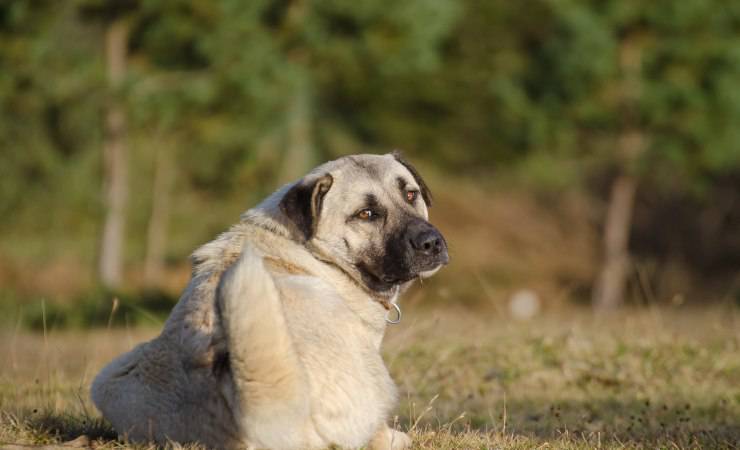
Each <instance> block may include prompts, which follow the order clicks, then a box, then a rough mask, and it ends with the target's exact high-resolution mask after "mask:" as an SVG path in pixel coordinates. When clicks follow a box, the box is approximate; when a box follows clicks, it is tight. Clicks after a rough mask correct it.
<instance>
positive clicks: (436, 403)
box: [0, 305, 740, 450]
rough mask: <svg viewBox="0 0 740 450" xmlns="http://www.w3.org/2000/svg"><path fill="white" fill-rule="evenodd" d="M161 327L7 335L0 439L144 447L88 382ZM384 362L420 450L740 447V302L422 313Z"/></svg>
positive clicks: (0, 354) (407, 318)
mask: <svg viewBox="0 0 740 450" xmlns="http://www.w3.org/2000/svg"><path fill="white" fill-rule="evenodd" d="M156 332H157V330H156V327H152V328H135V329H128V328H119V329H101V330H94V331H55V330H53V329H52V330H48V331H47V332H46V333H36V334H32V333H29V332H24V331H20V330H5V331H3V332H2V334H1V335H0V336H1V337H2V339H1V340H0V361H2V372H0V410H1V411H2V412H0V445H3V446H5V447H8V448H28V447H26V446H27V445H53V444H56V443H61V442H66V441H70V440H73V439H76V438H80V436H83V435H84V436H86V438H85V437H83V438H82V441H84V440H85V439H89V441H90V445H92V446H94V447H97V448H133V447H132V446H128V445H126V444H125V443H122V442H120V441H117V440H116V434H115V432H114V431H113V430H111V429H110V427H109V425H107V424H106V423H105V421H103V420H101V419H100V416H99V414H98V413H97V412H96V411H95V408H94V407H93V406H92V404H91V403H90V399H89V394H88V388H89V384H90V381H91V380H92V378H93V377H94V375H95V373H96V372H97V370H99V369H100V368H101V367H102V366H103V365H104V364H105V363H106V362H107V361H109V360H110V359H111V358H112V357H113V356H115V355H116V354H118V353H120V352H123V351H125V350H127V349H130V348H131V347H132V346H133V345H135V344H136V343H137V342H140V341H142V340H145V339H147V338H150V337H152V336H153V335H154V334H156ZM384 355H385V359H386V361H387V363H388V366H389V368H390V371H391V373H392V375H393V377H394V379H395V380H396V381H397V384H398V386H399V391H400V403H399V407H398V410H397V414H398V415H397V417H396V418H395V419H394V421H395V422H396V426H397V427H400V428H401V429H403V430H406V431H408V432H409V433H410V435H411V436H412V437H413V439H414V448H415V449H441V450H446V449H489V448H490V449H493V448H497V449H498V448H512V449H520V448H521V449H523V448H564V449H586V448H597V447H598V448H708V449H709V448H711V449H714V448H740V447H738V445H739V444H738V443H739V442H740V311H739V310H738V309H737V307H735V306H730V305H727V306H724V307H721V306H715V307H712V308H709V309H697V308H689V307H683V308H671V309H667V308H666V309H656V308H647V307H646V308H635V309H631V310H628V311H623V312H620V313H616V314H613V315H611V316H607V317H602V318H598V319H597V318H594V317H593V316H592V315H591V314H590V311H588V310H585V309H584V310H578V309H570V308H566V309H559V310H558V311H546V312H545V313H544V314H541V315H540V316H539V317H535V318H534V319H532V320H528V321H514V320H512V319H510V318H509V317H507V316H506V315H505V314H503V313H502V312H500V311H499V312H497V311H496V310H491V311H485V310H477V311H475V312H473V311H463V310H454V309H450V308H443V309H441V308H434V309H432V308H426V309H424V308H421V307H419V308H415V309H411V310H407V311H405V314H404V320H403V322H401V324H399V325H396V326H392V327H391V328H390V329H389V333H388V336H387V338H386V341H385V343H384ZM82 441H81V440H78V441H77V442H78V443H79V442H82ZM13 446H24V447H13Z"/></svg>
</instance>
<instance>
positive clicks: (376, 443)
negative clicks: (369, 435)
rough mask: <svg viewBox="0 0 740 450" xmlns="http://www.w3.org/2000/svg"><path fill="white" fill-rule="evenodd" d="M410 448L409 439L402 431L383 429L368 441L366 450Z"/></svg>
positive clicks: (402, 449)
mask: <svg viewBox="0 0 740 450" xmlns="http://www.w3.org/2000/svg"><path fill="white" fill-rule="evenodd" d="M410 447H411V438H410V437H409V436H408V435H407V434H406V433H404V432H403V431H398V430H394V429H392V428H388V427H385V428H383V429H382V430H380V431H378V433H377V434H376V435H375V437H373V440H372V441H370V445H369V446H368V450H404V449H407V448H410Z"/></svg>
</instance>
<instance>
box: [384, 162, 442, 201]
mask: <svg viewBox="0 0 740 450" xmlns="http://www.w3.org/2000/svg"><path fill="white" fill-rule="evenodd" d="M392 155H393V157H394V158H396V161H398V162H399V163H401V164H403V165H404V167H406V168H407V169H408V171H409V172H411V175H413V176H414V180H416V184H418V185H419V188H420V189H421V198H423V199H424V203H426V204H427V208H431V207H432V191H430V190H429V187H428V186H427V184H426V183H425V182H424V179H423V178H422V177H421V175H420V174H419V171H418V170H416V167H414V166H412V165H411V163H410V162H408V161H406V160H405V159H404V158H403V155H402V154H401V152H400V151H399V150H393V153H392Z"/></svg>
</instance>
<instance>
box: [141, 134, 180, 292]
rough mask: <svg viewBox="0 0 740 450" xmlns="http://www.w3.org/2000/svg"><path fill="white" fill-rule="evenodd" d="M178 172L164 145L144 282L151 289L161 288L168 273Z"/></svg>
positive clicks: (159, 153) (159, 157)
mask: <svg viewBox="0 0 740 450" xmlns="http://www.w3.org/2000/svg"><path fill="white" fill-rule="evenodd" d="M174 173H175V171H174V170H173V167H172V158H171V155H170V149H169V147H167V146H166V145H164V146H160V147H159V148H158V150H157V160H156V167H155V169H154V183H153V187H152V191H153V192H152V211H151V214H150V216H149V226H148V228H147V236H146V259H145V261H144V282H145V284H146V285H147V286H155V285H157V283H158V282H159V281H160V280H161V277H162V272H163V271H164V258H165V250H166V248H167V224H168V222H169V217H170V189H171V187H172V179H173V175H174Z"/></svg>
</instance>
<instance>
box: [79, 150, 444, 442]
mask: <svg viewBox="0 0 740 450" xmlns="http://www.w3.org/2000/svg"><path fill="white" fill-rule="evenodd" d="M431 201H432V198H431V192H430V191H429V188H428V187H427V185H426V183H425V182H424V180H423V179H422V178H421V176H420V175H419V173H418V172H417V170H416V169H415V168H414V167H413V166H412V165H411V164H409V163H408V162H407V161H405V160H404V159H403V158H402V157H401V155H400V154H399V153H398V152H394V153H391V154H386V155H352V156H346V157H343V158H339V159H337V160H334V161H330V162H327V163H325V164H323V165H321V166H319V167H317V168H316V169H314V170H313V171H311V172H310V173H309V174H308V175H306V176H305V177H303V178H302V179H300V180H298V181H297V182H295V183H292V184H289V185H286V186H284V187H283V188H281V189H279V190H278V191H276V192H275V193H273V194H272V195H270V196H269V197H268V198H267V199H265V200H264V201H263V202H262V203H260V204H259V205H258V206H257V207H255V208H253V209H250V210H248V211H247V212H245V213H244V214H243V215H242V217H241V220H240V222H239V223H238V224H237V225H235V226H233V227H232V228H231V229H230V230H228V231H227V232H225V233H223V234H221V235H220V236H219V237H217V238H216V239H215V240H214V241H212V242H210V243H208V244H205V245H204V246H202V247H200V248H199V249H197V250H196V251H195V252H194V253H193V255H192V257H191V260H192V266H193V269H192V277H191V280H190V283H189V284H188V286H187V288H186V290H185V292H184V293H183V295H182V297H181V298H180V300H179V302H178V303H177V305H176V306H175V307H174V309H173V311H172V313H171V314H170V317H169V318H168V319H167V322H166V323H165V325H164V329H163V331H162V333H161V334H160V335H159V336H158V337H157V338H155V339H154V340H152V341H150V342H147V343H144V344H141V345H139V346H137V347H135V348H134V349H133V350H132V351H130V352H129V353H126V354H124V355H122V356H119V357H118V358H117V359H115V360H114V361H113V362H111V363H110V364H108V365H107V366H106V367H105V368H104V369H103V370H102V371H101V372H100V373H99V374H98V375H97V377H96V378H95V380H94V381H93V384H92V388H91V394H92V399H93V402H94V403H95V405H96V407H97V408H98V409H99V410H100V411H101V412H102V414H103V416H104V417H105V418H107V419H108V420H109V421H110V422H111V424H112V425H113V427H114V428H115V429H116V431H117V432H118V433H119V435H121V436H123V437H124V438H125V439H128V440H130V441H132V442H146V441H149V442H157V443H160V444H162V443H166V442H171V441H174V442H179V443H190V442H197V443H201V444H204V445H206V446H208V447H212V448H248V449H273V450H290V449H319V448H326V447H329V446H338V447H341V448H350V449H355V448H359V447H363V446H366V445H367V446H369V448H371V449H374V450H381V449H382V450H400V449H404V448H407V447H408V446H409V445H410V444H411V440H410V438H409V437H408V436H407V435H406V434H405V433H403V432H400V431H398V430H394V429H391V428H390V427H389V426H388V425H387V421H388V419H389V414H390V412H391V410H392V409H393V408H394V407H395V404H396V401H397V394H396V388H395V385H394V383H393V381H392V380H391V377H390V375H389V374H388V371H387V369H386V367H385V365H384V363H383V360H382V358H381V355H380V345H381V341H382V339H383V334H384V332H385V329H386V324H387V323H388V322H391V323H395V322H396V321H398V320H400V313H401V310H400V308H399V307H398V304H397V300H398V296H399V294H400V293H402V292H403V291H404V290H405V289H406V288H407V287H408V286H409V285H410V284H411V283H412V282H413V281H414V280H416V279H417V278H424V277H428V276H431V275H433V274H434V273H435V272H436V271H437V270H439V269H440V268H441V267H442V266H443V265H446V264H447V263H448V261H449V256H448V250H447V243H446V241H445V239H444V237H443V236H442V234H441V233H440V232H439V231H438V230H437V229H436V228H435V227H434V226H433V225H431V224H430V223H429V221H428V208H429V207H430V206H431Z"/></svg>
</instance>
